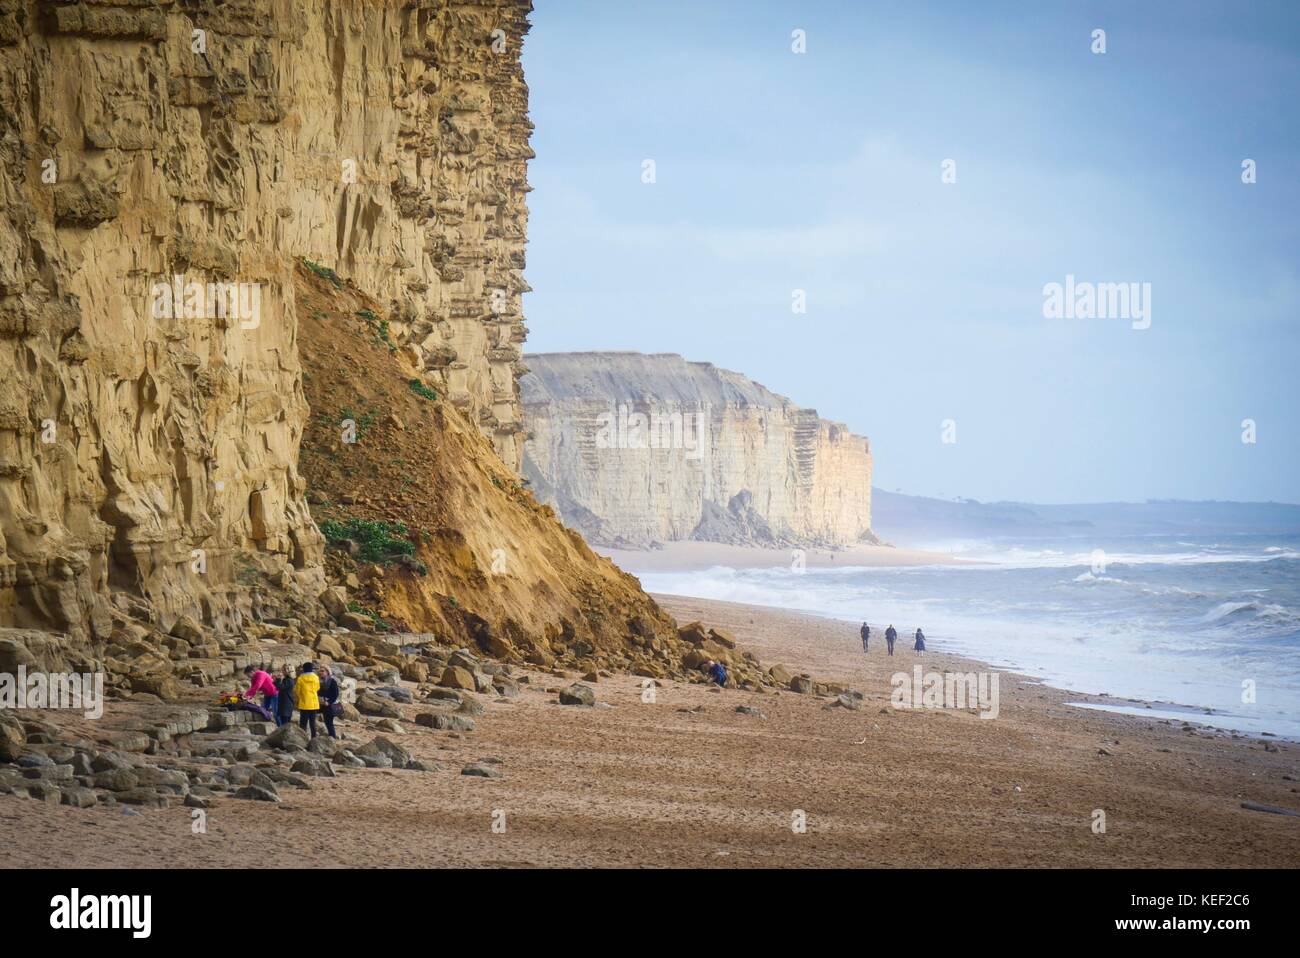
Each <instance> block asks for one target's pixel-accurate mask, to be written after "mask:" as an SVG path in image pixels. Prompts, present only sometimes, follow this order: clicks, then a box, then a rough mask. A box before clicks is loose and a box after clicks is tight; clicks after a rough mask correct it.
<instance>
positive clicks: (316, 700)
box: [293, 662, 320, 738]
mask: <svg viewBox="0 0 1300 958" xmlns="http://www.w3.org/2000/svg"><path fill="white" fill-rule="evenodd" d="M319 692H320V676H318V675H317V674H316V663H315V662H305V663H303V666H302V668H301V669H300V670H299V672H298V679H297V681H296V682H294V683H293V699H294V705H296V706H298V724H299V725H300V726H302V727H303V728H310V729H311V737H312V738H315V737H316V716H317V715H320V696H319V695H318V694H317V693H319Z"/></svg>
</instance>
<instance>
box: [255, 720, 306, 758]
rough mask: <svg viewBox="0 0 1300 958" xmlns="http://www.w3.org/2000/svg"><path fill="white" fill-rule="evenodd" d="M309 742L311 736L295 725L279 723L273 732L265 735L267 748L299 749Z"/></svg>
mask: <svg viewBox="0 0 1300 958" xmlns="http://www.w3.org/2000/svg"><path fill="white" fill-rule="evenodd" d="M310 742H311V736H310V735H308V734H307V731H306V730H305V729H301V728H299V727H298V726H297V725H293V724H292V723H291V724H288V725H281V726H280V727H279V728H277V729H276V730H275V731H274V732H272V733H271V734H270V735H268V736H267V737H266V745H267V747H268V748H279V749H284V750H285V751H295V752H296V751H301V750H303V749H305V748H306V747H307V746H308V744H310Z"/></svg>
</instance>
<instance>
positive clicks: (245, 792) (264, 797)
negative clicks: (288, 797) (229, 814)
mask: <svg viewBox="0 0 1300 958" xmlns="http://www.w3.org/2000/svg"><path fill="white" fill-rule="evenodd" d="M235 798H243V799H248V800H249V801H254V802H278V801H280V795H279V793H278V792H276V791H275V789H273V788H264V787H262V786H261V785H245V786H244V787H243V788H241V789H239V791H237V792H235Z"/></svg>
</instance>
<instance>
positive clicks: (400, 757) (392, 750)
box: [356, 735, 411, 768]
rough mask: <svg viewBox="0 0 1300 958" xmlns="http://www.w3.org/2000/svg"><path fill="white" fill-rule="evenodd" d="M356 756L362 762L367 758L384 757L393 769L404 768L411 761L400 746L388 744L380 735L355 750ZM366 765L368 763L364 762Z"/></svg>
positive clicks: (392, 743) (409, 754)
mask: <svg viewBox="0 0 1300 958" xmlns="http://www.w3.org/2000/svg"><path fill="white" fill-rule="evenodd" d="M356 755H357V757H358V758H360V759H362V760H363V761H364V760H365V759H366V758H367V757H368V756H378V755H384V756H386V757H387V758H388V760H389V762H391V763H392V767H393V768H406V766H407V765H408V764H410V761H411V753H410V752H408V751H407V750H406V749H404V748H402V746H400V745H397V744H396V743H394V742H390V741H389V740H388V739H386V738H384V737H383V736H382V735H376V736H375V737H374V738H373V739H371V740H370V741H369V742H367V743H366V744H365V745H363V746H361V747H360V748H359V749H356ZM366 764H367V765H369V764H370V763H369V762H366Z"/></svg>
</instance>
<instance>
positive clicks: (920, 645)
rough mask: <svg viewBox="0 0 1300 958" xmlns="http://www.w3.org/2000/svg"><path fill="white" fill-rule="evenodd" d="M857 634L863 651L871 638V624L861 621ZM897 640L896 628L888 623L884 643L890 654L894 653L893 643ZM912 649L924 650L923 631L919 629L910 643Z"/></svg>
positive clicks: (915, 650)
mask: <svg viewBox="0 0 1300 958" xmlns="http://www.w3.org/2000/svg"><path fill="white" fill-rule="evenodd" d="M858 634H859V635H861V636H862V651H863V652H865V651H867V641H868V640H869V639H870V638H871V626H869V625H867V623H865V622H863V623H862V628H860V629H858ZM897 641H898V630H897V629H895V628H894V627H893V625H890V627H889V628H887V629H885V644H886V645H887V646H889V654H890V655H893V654H894V643H895V642H897ZM912 651H914V652H924V651H925V633H924V632H922V631H921V630H920V629H917V630H916V637H915V640H914V641H913V643H912Z"/></svg>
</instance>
